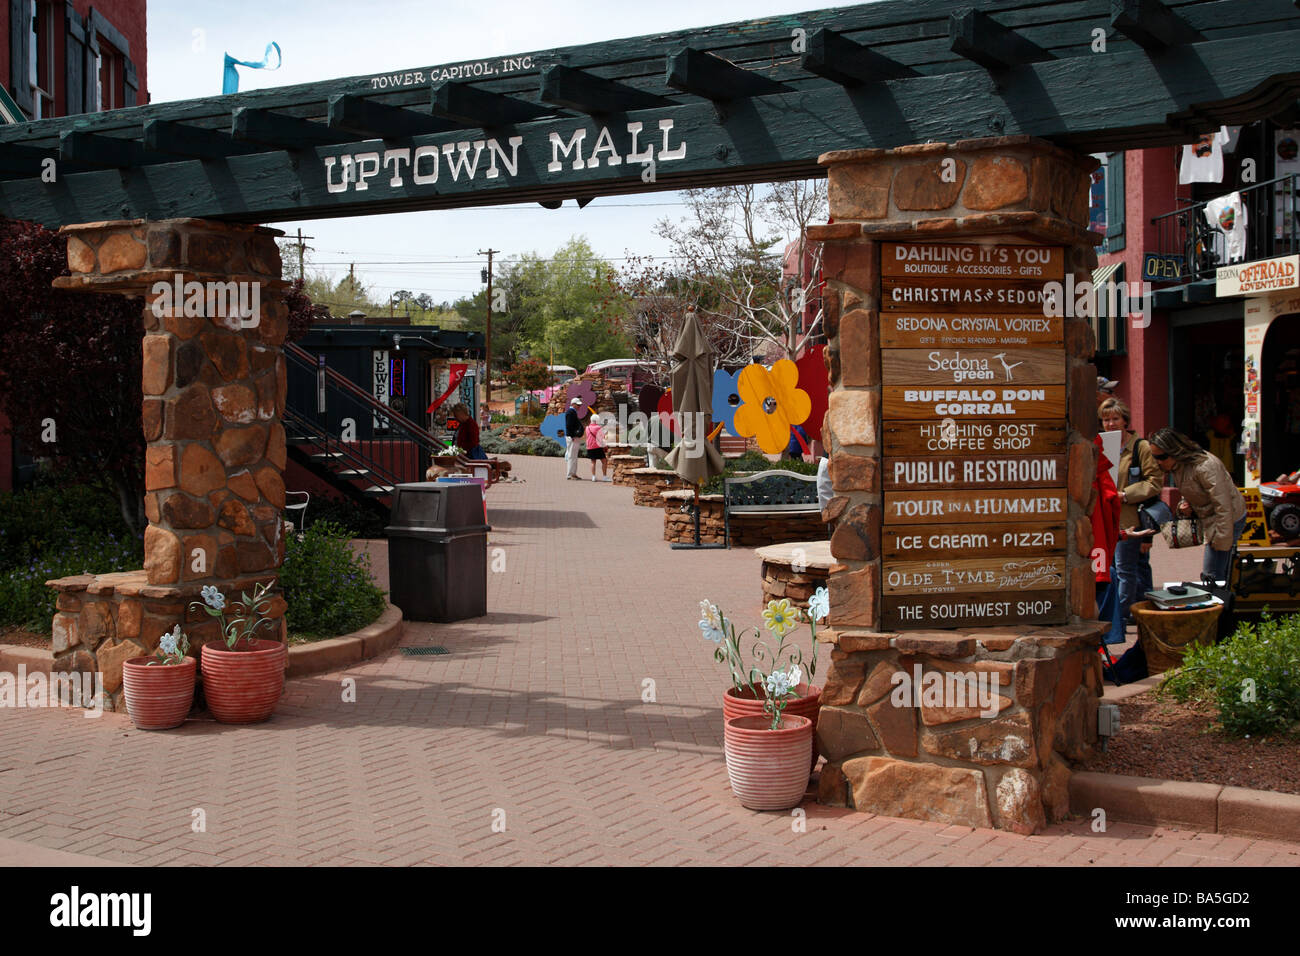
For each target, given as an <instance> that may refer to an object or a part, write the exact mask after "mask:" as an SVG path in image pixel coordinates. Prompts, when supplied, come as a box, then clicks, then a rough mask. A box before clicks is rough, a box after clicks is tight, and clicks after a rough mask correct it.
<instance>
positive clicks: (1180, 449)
mask: <svg viewBox="0 0 1300 956" xmlns="http://www.w3.org/2000/svg"><path fill="white" fill-rule="evenodd" d="M1147 441H1148V443H1149V444H1150V445H1151V456H1152V457H1153V458H1155V460H1156V464H1158V465H1159V466H1160V468H1161V470H1162V471H1165V472H1168V473H1169V474H1172V475H1173V476H1174V484H1175V485H1177V486H1178V491H1179V493H1180V494H1181V495H1182V501H1180V502H1179V503H1178V513H1179V514H1180V515H1187V516H1190V515H1191V514H1192V513H1193V512H1195V513H1196V517H1197V518H1198V519H1199V521H1200V525H1201V538H1202V539H1203V540H1204V541H1205V561H1204V563H1203V564H1202V566H1201V573H1202V574H1204V575H1212V576H1213V577H1214V580H1216V581H1225V580H1227V577H1228V561H1229V559H1230V557H1231V555H1232V548H1233V546H1234V545H1235V544H1236V543H1237V539H1238V538H1240V537H1241V532H1242V529H1243V528H1245V527H1246V500H1245V499H1244V498H1242V496H1241V492H1240V491H1238V490H1237V485H1236V482H1234V481H1233V480H1232V476H1231V475H1229V474H1228V470H1227V469H1226V468H1224V467H1223V462H1221V461H1219V459H1217V458H1215V457H1214V456H1213V455H1211V454H1210V453H1209V452H1207V451H1206V450H1205V449H1203V448H1202V447H1201V446H1200V445H1198V444H1196V442H1194V441H1192V440H1191V439H1190V438H1188V437H1187V436H1186V435H1183V434H1180V433H1179V432H1176V431H1174V430H1173V429H1172V428H1162V429H1160V430H1159V431H1157V432H1154V433H1153V434H1152V435H1151V437H1150V438H1149V439H1147Z"/></svg>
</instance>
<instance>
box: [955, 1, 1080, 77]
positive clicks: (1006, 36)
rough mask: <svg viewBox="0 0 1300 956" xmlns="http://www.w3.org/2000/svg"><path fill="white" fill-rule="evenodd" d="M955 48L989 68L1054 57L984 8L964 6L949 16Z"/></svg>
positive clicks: (1018, 64)
mask: <svg viewBox="0 0 1300 956" xmlns="http://www.w3.org/2000/svg"><path fill="white" fill-rule="evenodd" d="M948 38H949V40H950V46H951V48H952V52H954V53H956V54H957V55H958V56H962V57H965V58H966V59H968V60H970V61H971V62H972V63H978V64H979V65H980V66H982V67H984V69H986V70H1006V69H1010V68H1011V67H1015V66H1024V65H1025V64H1027V63H1039V62H1042V61H1043V60H1051V59H1054V57H1053V56H1052V54H1051V53H1049V52H1048V51H1046V50H1044V49H1043V48H1042V47H1040V46H1039V45H1038V44H1037V43H1033V42H1031V41H1029V40H1026V39H1025V38H1024V37H1022V36H1021V35H1020V34H1019V33H1017V32H1016V31H1015V30H1011V29H1009V28H1007V27H1004V26H1003V25H1002V24H1000V23H998V22H997V21H996V20H994V19H993V18H992V17H991V16H989V15H988V14H987V13H985V12H983V11H982V10H964V11H959V12H957V13H954V14H952V15H951V16H950V17H949V18H948Z"/></svg>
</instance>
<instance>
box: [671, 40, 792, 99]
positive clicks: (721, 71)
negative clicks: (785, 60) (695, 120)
mask: <svg viewBox="0 0 1300 956" xmlns="http://www.w3.org/2000/svg"><path fill="white" fill-rule="evenodd" d="M667 83H668V85H669V86H671V87H672V88H673V89H675V90H681V91H682V92H684V93H694V94H695V95H696V96H703V97H705V98H707V99H710V100H734V99H740V98H742V97H747V96H767V95H768V94H770V93H789V92H790V91H791V90H790V87H788V86H786V85H785V84H784V83H778V82H776V81H775V80H771V79H768V78H767V77H766V76H763V75H762V74H761V73H754V72H753V71H751V70H745V69H741V68H740V67H738V66H736V65H735V64H734V63H730V62H728V61H727V60H724V59H722V58H721V57H717V56H714V55H712V54H710V53H705V52H703V51H701V50H696V49H694V48H693V47H686V48H684V49H682V50H678V51H677V52H676V53H673V54H670V55H669V57H668V77H667Z"/></svg>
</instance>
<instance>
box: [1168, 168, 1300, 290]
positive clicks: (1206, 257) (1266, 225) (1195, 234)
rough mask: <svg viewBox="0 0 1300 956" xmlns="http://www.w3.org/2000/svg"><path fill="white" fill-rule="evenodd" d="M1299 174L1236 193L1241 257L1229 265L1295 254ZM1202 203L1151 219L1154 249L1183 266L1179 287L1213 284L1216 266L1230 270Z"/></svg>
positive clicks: (1299, 248) (1299, 243)
mask: <svg viewBox="0 0 1300 956" xmlns="http://www.w3.org/2000/svg"><path fill="white" fill-rule="evenodd" d="M1298 184H1300V173H1288V174H1287V175H1285V176H1279V177H1278V178H1276V179H1270V180H1269V181H1268V182H1263V183H1257V184H1255V185H1254V186H1247V187H1245V188H1244V189H1239V190H1237V192H1238V193H1240V195H1241V205H1242V208H1243V209H1244V210H1245V212H1246V236H1245V239H1246V242H1245V252H1244V255H1241V256H1237V257H1234V258H1232V259H1231V261H1232V262H1253V261H1255V260H1256V259H1271V258H1273V257H1274V256H1286V255H1292V254H1294V253H1296V252H1300V217H1298V216H1297V210H1298V209H1300V206H1297V201H1296V188H1297V185H1298ZM1206 205H1207V203H1203V202H1198V203H1190V204H1188V205H1185V206H1184V207H1183V208H1181V209H1176V210H1174V211H1173V212H1168V213H1165V214H1164V215H1163V216H1156V217H1155V218H1154V219H1152V220H1151V222H1152V223H1153V224H1154V225H1155V227H1156V248H1155V249H1154V250H1150V249H1149V250H1147V251H1148V252H1159V253H1162V254H1163V255H1167V256H1175V257H1178V258H1180V259H1181V260H1182V262H1183V274H1182V281H1183V282H1193V281H1196V280H1198V279H1213V278H1214V273H1215V270H1216V269H1217V268H1218V267H1219V266H1226V265H1229V264H1230V260H1229V255H1228V246H1227V240H1228V237H1227V234H1226V233H1224V231H1223V230H1222V229H1220V228H1219V226H1218V224H1217V223H1215V224H1212V223H1211V222H1210V221H1209V220H1208V219H1206V217H1205V207H1206Z"/></svg>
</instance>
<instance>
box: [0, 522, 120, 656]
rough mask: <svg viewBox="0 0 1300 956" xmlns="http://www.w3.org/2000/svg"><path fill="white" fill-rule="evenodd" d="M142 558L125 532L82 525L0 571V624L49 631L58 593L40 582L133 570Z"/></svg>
mask: <svg viewBox="0 0 1300 956" xmlns="http://www.w3.org/2000/svg"><path fill="white" fill-rule="evenodd" d="M61 530H62V531H66V529H61ZM46 541H47V542H48V541H49V539H46ZM143 561H144V548H143V546H142V545H141V543H140V542H139V541H137V540H136V539H135V538H134V537H133V536H131V535H130V534H129V533H128V534H126V535H125V536H119V535H117V534H114V533H112V532H109V533H107V534H106V533H104V532H102V531H98V530H89V529H83V530H81V531H78V532H75V533H73V534H67V535H65V536H63V537H61V538H59V539H58V541H57V543H56V544H53V546H49V547H46V548H45V549H44V551H43V552H42V553H40V554H34V555H32V556H30V557H29V558H28V559H27V560H26V562H25V563H22V564H19V565H16V566H14V567H10V568H7V569H5V570H4V571H0V626H6V627H7V626H11V625H17V626H19V627H26V628H28V629H30V630H33V631H38V632H40V633H42V634H48V633H49V632H50V625H51V624H52V623H53V621H54V613H55V601H56V599H57V598H58V594H57V593H56V592H55V591H54V590H53V589H51V588H48V587H46V586H45V582H46V581H50V580H52V579H54V578H65V577H69V576H71V575H74V574H106V573H108V572H110V571H132V570H136V569H138V568H140V567H141V566H142V564H143Z"/></svg>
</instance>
